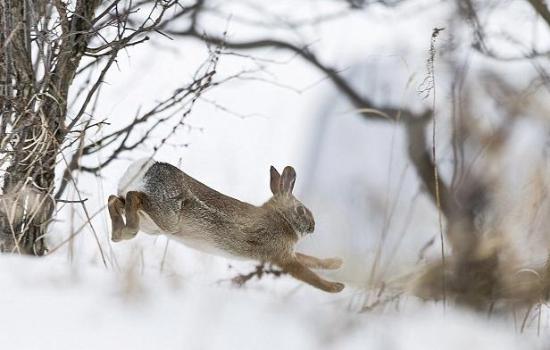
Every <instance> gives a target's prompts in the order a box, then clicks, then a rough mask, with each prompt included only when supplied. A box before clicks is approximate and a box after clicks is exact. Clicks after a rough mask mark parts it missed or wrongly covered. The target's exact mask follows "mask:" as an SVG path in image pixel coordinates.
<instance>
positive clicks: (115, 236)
mask: <svg viewBox="0 0 550 350" xmlns="http://www.w3.org/2000/svg"><path fill="white" fill-rule="evenodd" d="M107 208H108V209H109V216H110V217H111V226H112V233H111V239H112V240H113V242H118V241H121V240H122V229H123V228H124V227H125V226H126V225H125V224H124V220H123V219H122V214H123V212H124V199H123V198H120V197H117V196H114V195H110V196H109V200H108V202H107Z"/></svg>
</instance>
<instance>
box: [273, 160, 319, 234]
mask: <svg viewBox="0 0 550 350" xmlns="http://www.w3.org/2000/svg"><path fill="white" fill-rule="evenodd" d="M270 176H271V179H270V183H269V184H270V187H271V192H272V193H273V198H272V199H271V200H270V201H271V202H272V203H273V205H274V207H275V210H277V212H279V214H281V215H282V216H283V217H284V218H285V220H286V221H287V222H288V223H289V224H290V225H291V226H292V228H293V229H294V230H295V231H296V232H298V233H299V234H306V233H312V232H313V230H314V229H315V220H314V219H313V215H312V214H311V211H310V210H309V209H308V208H306V207H305V206H304V205H303V204H302V203H301V202H300V201H299V200H298V199H296V197H294V195H293V194H292V189H293V188H294V183H295V182H296V171H295V170H294V168H293V167H291V166H287V167H285V169H284V170H283V174H282V175H280V174H279V172H278V171H277V169H275V168H274V167H271V169H270Z"/></svg>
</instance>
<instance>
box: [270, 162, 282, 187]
mask: <svg viewBox="0 0 550 350" xmlns="http://www.w3.org/2000/svg"><path fill="white" fill-rule="evenodd" d="M269 174H270V176H271V179H270V180H269V187H270V188H271V193H273V194H277V193H280V192H281V174H279V172H278V171H277V169H275V167H273V165H272V166H271V168H270V169H269Z"/></svg>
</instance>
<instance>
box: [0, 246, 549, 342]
mask: <svg viewBox="0 0 550 350" xmlns="http://www.w3.org/2000/svg"><path fill="white" fill-rule="evenodd" d="M214 279H215V275H214V274H211V275H208V276H201V277H200V278H199V277H189V276H187V277H185V278H183V277H182V276H177V275H172V274H166V273H161V272H159V271H158V270H155V271H152V270H145V271H143V272H139V271H135V270H134V271H132V269H130V270H126V271H113V270H107V269H105V268H103V267H101V266H93V265H90V264H86V265H85V266H75V265H74V264H70V263H67V261H66V259H65V258H60V257H59V256H57V257H55V256H52V257H47V258H44V259H36V258H29V257H18V256H2V257H0V285H2V289H1V290H0V300H2V303H1V304H2V308H1V312H0V324H1V325H2V328H1V330H0V344H3V345H2V348H3V349H18V350H25V349H41V350H48V349H52V350H54V349H55V350H60V349H82V350H85V349H95V350H97V349H134V350H140V349H395V350H398V349H466V348H468V349H488V348H491V349H503V350H504V349H516V350H517V349H535V348H542V347H543V345H545V344H546V345H548V343H547V342H546V341H544V339H543V338H537V337H536V335H534V334H529V333H527V334H520V333H519V332H518V331H516V330H514V327H513V324H512V323H510V322H506V321H504V320H501V319H500V318H499V316H498V315H495V316H492V317H490V318H489V317H487V315H476V314H473V313H468V312H465V311H463V310H459V309H456V308H450V307H448V308H446V309H444V308H443V307H442V306H441V304H433V303H423V302H419V301H416V300H413V299H408V300H405V299H404V300H402V301H401V302H400V304H401V305H400V307H399V309H392V310H387V311H385V312H383V313H382V312H367V313H357V312H353V311H351V310H350V304H349V303H350V301H351V300H352V299H353V293H354V292H353V291H351V290H349V289H348V290H346V291H345V292H344V293H343V294H340V295H329V294H325V293H323V292H320V291H317V290H314V289H312V288H310V287H306V286H300V285H299V284H298V283H297V282H294V281H291V280H290V279H288V280H285V278H281V279H276V280H273V279H269V278H264V279H263V280H262V281H260V282H261V283H260V282H254V283H251V284H250V285H249V286H245V287H243V288H236V287H232V286H231V285H229V284H227V283H214V282H213V281H214ZM277 285H278V286H277ZM281 285H283V286H281ZM271 286H273V287H274V288H271ZM277 287H279V288H277ZM287 287H288V288H287Z"/></svg>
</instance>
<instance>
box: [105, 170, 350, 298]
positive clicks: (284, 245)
mask: <svg viewBox="0 0 550 350" xmlns="http://www.w3.org/2000/svg"><path fill="white" fill-rule="evenodd" d="M295 181H296V172H295V171H294V168H292V167H290V166H287V167H286V168H285V169H284V171H283V174H282V175H280V174H279V172H277V170H276V169H275V168H274V167H271V181H270V186H271V192H273V197H271V198H270V199H269V200H268V201H267V202H265V203H264V204H263V205H262V206H259V207H257V206H254V205H251V204H248V203H244V202H241V201H239V200H237V199H235V198H231V197H229V196H226V195H224V194H222V193H219V192H217V191H215V190H213V189H211V188H210V187H208V186H206V185H204V184H202V183H201V182H199V181H197V180H195V179H193V178H192V177H190V176H189V175H187V174H186V173H184V172H183V171H181V170H179V169H178V168H176V167H174V166H172V165H170V164H167V163H160V162H155V161H151V160H147V159H145V160H139V161H137V162H134V163H133V164H132V165H130V167H129V168H128V170H127V171H126V173H125V174H124V176H123V177H122V179H121V181H120V183H119V188H118V196H114V195H111V196H109V205H108V206H109V214H110V216H111V221H112V227H113V233H112V240H113V241H114V242H118V241H121V240H124V239H130V238H133V237H134V236H135V235H136V234H137V232H138V231H139V230H141V231H143V232H145V233H149V234H166V235H168V236H170V237H172V238H174V239H177V240H179V241H182V242H183V243H184V244H186V245H188V246H190V247H193V248H196V249H199V250H202V251H205V252H209V253H214V254H218V255H225V256H230V257H236V258H244V259H254V260H259V261H263V262H270V263H273V264H276V265H278V266H280V267H281V268H282V269H283V270H284V271H286V272H288V273H289V274H290V275H292V276H293V277H295V278H297V279H299V280H301V281H304V282H306V283H309V284H311V285H312V286H314V287H317V288H320V289H322V290H324V291H327V292H331V293H337V292H340V291H341V290H342V289H343V288H344V285H343V284H342V283H337V282H330V281H327V280H325V279H323V278H321V277H319V276H318V275H317V274H316V273H314V272H313V271H311V270H310V268H320V269H337V268H339V267H340V266H341V265H342V260H341V259H338V258H330V259H318V258H316V257H313V256H308V255H305V254H301V253H297V252H295V251H294V245H295V244H296V243H297V242H298V240H299V239H300V238H301V237H302V236H303V235H304V234H306V233H312V232H313V229H314V228H315V221H314V220H313V216H312V214H311V212H310V211H309V210H308V209H307V208H306V207H305V206H304V205H303V204H302V203H300V201H298V200H297V199H296V197H294V195H293V194H292V189H293V188H294V182H295ZM123 214H125V216H126V223H124V220H123V218H122V215H123Z"/></svg>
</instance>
